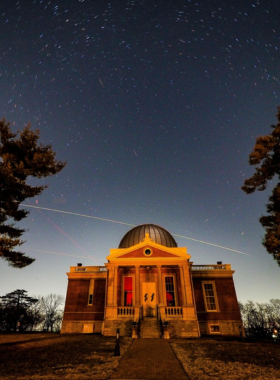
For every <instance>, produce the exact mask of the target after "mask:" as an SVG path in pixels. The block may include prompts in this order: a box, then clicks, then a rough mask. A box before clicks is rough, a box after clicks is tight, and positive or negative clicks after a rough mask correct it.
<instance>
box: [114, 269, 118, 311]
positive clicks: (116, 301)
mask: <svg viewBox="0 0 280 380" xmlns="http://www.w3.org/2000/svg"><path fill="white" fill-rule="evenodd" d="M118 269H119V267H118V266H116V267H115V268H114V299H113V305H114V306H118Z"/></svg>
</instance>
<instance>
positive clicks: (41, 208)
mask: <svg viewBox="0 0 280 380" xmlns="http://www.w3.org/2000/svg"><path fill="white" fill-rule="evenodd" d="M20 206H23V207H30V208H34V209H38V210H45V211H52V212H58V213H61V214H68V215H74V216H80V217H82V218H89V219H96V220H102V221H104V222H110V223H118V224H123V225H126V226H131V227H136V225H135V224H130V223H125V222H120V221H118V220H112V219H106V218H100V217H97V216H91V215H85V214H79V213H76V212H71V211H63V210H57V209H53V208H47V207H40V206H31V205H27V204H20ZM52 223H53V222H52ZM172 235H173V236H176V237H179V238H182V239H187V240H192V241H195V242H197V243H201V244H206V245H211V246H213V247H217V248H220V249H225V250H227V251H231V252H235V253H241V254H242V255H247V256H250V255H249V253H245V252H242V251H238V250H236V249H233V248H228V247H224V246H222V245H218V244H214V243H209V242H207V241H204V240H199V239H193V238H190V237H187V236H183V235H177V234H173V233H172Z"/></svg>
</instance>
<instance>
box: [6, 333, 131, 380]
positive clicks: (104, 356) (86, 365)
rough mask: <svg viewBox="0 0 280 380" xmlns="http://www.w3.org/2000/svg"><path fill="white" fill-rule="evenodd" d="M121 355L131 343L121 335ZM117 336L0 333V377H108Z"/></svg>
mask: <svg viewBox="0 0 280 380" xmlns="http://www.w3.org/2000/svg"><path fill="white" fill-rule="evenodd" d="M120 342H121V344H120V347H121V355H122V354H123V353H124V352H125V350H126V349H127V348H128V346H129V345H130V343H131V342H132V339H131V338H121V340H120ZM115 343H116V339H115V338H111V337H102V336H99V335H91V334H90V335H88V334H84V335H60V334H51V333H48V334H1V335H0V379H1V380H8V379H9V380H10V379H17V380H21V379H34V380H35V379H36V380H37V379H38V380H40V379H42V380H45V379H71V380H76V379H77V380H78V379H79V380H84V379H108V378H109V377H110V375H111V374H112V372H113V371H114V369H115V368H116V367H117V366H118V363H119V360H120V357H115V356H113V355H114V348H115Z"/></svg>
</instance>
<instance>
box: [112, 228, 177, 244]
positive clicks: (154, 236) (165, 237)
mask: <svg viewBox="0 0 280 380" xmlns="http://www.w3.org/2000/svg"><path fill="white" fill-rule="evenodd" d="M146 233H148V234H149V236H150V239H151V240H153V241H154V242H155V243H157V244H160V245H164V246H165V247H177V243H176V241H175V240H174V238H173V236H172V235H171V234H170V233H169V232H168V231H166V230H165V229H164V228H162V227H160V226H157V225H156V224H141V225H140V226H137V227H134V228H132V229H131V230H130V231H128V232H127V233H126V234H125V235H124V237H123V238H122V240H121V242H120V244H119V248H129V247H132V246H133V245H136V244H139V243H141V242H142V241H143V240H144V239H145V235H146Z"/></svg>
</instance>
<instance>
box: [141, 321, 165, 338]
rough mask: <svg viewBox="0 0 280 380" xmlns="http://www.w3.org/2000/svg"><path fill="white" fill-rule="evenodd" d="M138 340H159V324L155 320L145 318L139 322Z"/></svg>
mask: <svg viewBox="0 0 280 380" xmlns="http://www.w3.org/2000/svg"><path fill="white" fill-rule="evenodd" d="M140 338H161V328H160V323H159V322H158V321H157V319H156V318H146V319H143V320H142V321H141V323H140Z"/></svg>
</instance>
